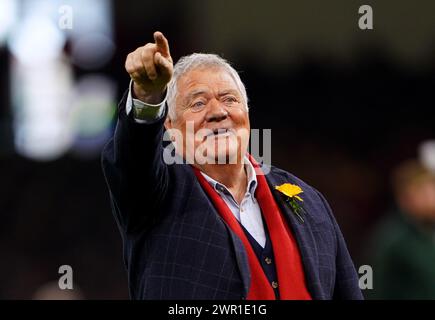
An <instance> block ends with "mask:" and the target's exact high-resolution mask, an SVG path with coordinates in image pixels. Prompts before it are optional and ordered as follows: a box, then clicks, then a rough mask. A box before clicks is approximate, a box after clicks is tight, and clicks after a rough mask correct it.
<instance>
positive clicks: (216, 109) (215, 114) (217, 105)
mask: <svg viewBox="0 0 435 320" xmlns="http://www.w3.org/2000/svg"><path fill="white" fill-rule="evenodd" d="M227 117H228V111H227V110H226V108H225V106H224V105H223V104H222V103H221V102H220V101H218V100H216V99H213V100H212V101H210V106H209V109H208V110H207V114H206V116H205V119H206V120H207V121H208V122H212V121H222V120H225V119H226V118H227Z"/></svg>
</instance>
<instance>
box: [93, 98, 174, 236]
mask: <svg viewBox="0 0 435 320" xmlns="http://www.w3.org/2000/svg"><path fill="white" fill-rule="evenodd" d="M127 96H128V91H127V92H126V93H125V94H124V96H123V98H122V100H121V102H120V103H119V105H118V117H117V124H116V128H115V131H114V135H113V137H112V138H111V139H110V140H109V142H108V143H107V144H106V146H105V147H104V149H103V151H102V159H101V162H102V169H103V173H104V177H105V180H106V183H107V185H108V188H109V193H110V199H111V205H112V210H113V213H114V215H115V219H116V220H117V223H118V226H119V227H120V228H121V229H122V231H124V232H126V233H134V232H136V231H139V230H143V228H144V227H146V226H149V225H150V223H152V221H154V220H155V219H156V218H157V217H156V214H157V213H158V211H159V210H158V207H159V205H160V204H161V203H162V202H163V199H164V198H165V196H166V193H167V188H168V168H167V165H165V163H164V162H163V144H162V140H163V134H164V126H163V123H164V120H165V118H166V113H165V115H164V116H163V117H162V118H161V119H160V120H157V121H155V122H153V123H150V124H144V123H137V122H136V121H134V119H133V112H130V114H129V115H127V113H126V100H127ZM166 109H167V108H166Z"/></svg>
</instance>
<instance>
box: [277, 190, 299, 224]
mask: <svg viewBox="0 0 435 320" xmlns="http://www.w3.org/2000/svg"><path fill="white" fill-rule="evenodd" d="M275 189H276V190H278V191H279V192H281V193H282V194H283V195H284V196H285V202H287V203H288V204H289V205H290V207H291V209H292V210H293V212H294V214H295V215H296V216H297V217H298V219H299V220H300V221H301V222H302V223H303V222H304V218H303V215H304V214H305V210H304V208H303V207H302V205H301V204H300V203H299V202H304V200H303V199H302V198H301V197H300V196H299V195H300V194H301V193H303V192H304V191H303V190H302V189H301V187H299V186H297V185H295V184H291V183H284V184H282V185H280V186H276V187H275Z"/></svg>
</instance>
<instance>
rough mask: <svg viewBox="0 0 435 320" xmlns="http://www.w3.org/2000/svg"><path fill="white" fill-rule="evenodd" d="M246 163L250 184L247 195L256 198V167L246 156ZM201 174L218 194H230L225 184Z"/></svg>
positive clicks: (247, 186)
mask: <svg viewBox="0 0 435 320" xmlns="http://www.w3.org/2000/svg"><path fill="white" fill-rule="evenodd" d="M244 162H245V170H246V175H247V177H248V184H247V185H246V193H249V194H251V195H252V196H254V194H255V190H256V189H257V175H256V174H255V169H254V166H253V165H252V163H251V161H249V159H248V157H246V156H245V158H244ZM201 174H202V175H203V176H204V178H205V180H207V182H208V183H209V184H210V185H211V186H212V187H213V188H214V189H215V190H216V191H217V192H225V193H230V191H229V190H228V188H227V187H226V186H225V185H224V184H222V183H220V182H218V181H216V180H214V179H213V178H211V177H209V176H208V175H206V174H205V173H204V172H202V171H201ZM230 194H231V193H230Z"/></svg>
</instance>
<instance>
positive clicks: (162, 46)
mask: <svg viewBox="0 0 435 320" xmlns="http://www.w3.org/2000/svg"><path fill="white" fill-rule="evenodd" d="M154 40H155V42H156V45H157V51H159V52H160V53H161V54H162V56H164V57H165V58H169V57H170V56H171V54H170V53H169V44H168V40H167V39H166V38H165V36H164V35H163V33H161V32H160V31H156V32H154Z"/></svg>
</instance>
